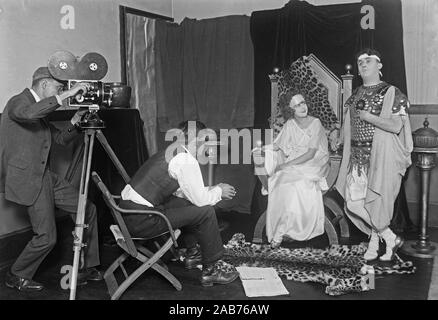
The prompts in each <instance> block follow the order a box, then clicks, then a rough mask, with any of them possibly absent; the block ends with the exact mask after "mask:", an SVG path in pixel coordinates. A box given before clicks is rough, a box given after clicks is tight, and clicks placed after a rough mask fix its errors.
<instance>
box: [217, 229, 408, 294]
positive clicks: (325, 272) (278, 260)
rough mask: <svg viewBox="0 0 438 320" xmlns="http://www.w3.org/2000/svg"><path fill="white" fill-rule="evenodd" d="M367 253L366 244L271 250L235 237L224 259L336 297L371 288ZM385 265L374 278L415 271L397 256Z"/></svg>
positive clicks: (243, 238)
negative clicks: (314, 285)
mask: <svg viewBox="0 0 438 320" xmlns="http://www.w3.org/2000/svg"><path fill="white" fill-rule="evenodd" d="M366 249H367V245H366V243H361V244H359V245H351V246H347V245H331V246H329V247H328V248H326V249H314V248H299V249H288V248H282V247H280V248H278V249H274V250H273V249H271V248H270V246H269V245H268V244H253V243H249V242H246V241H245V236H244V235H243V234H241V233H237V234H235V235H234V236H233V237H232V239H231V240H230V241H229V242H228V243H227V244H226V245H225V255H224V258H223V259H224V260H225V261H226V262H228V263H231V264H233V265H234V266H235V267H238V266H248V267H273V268H274V269H275V270H276V271H277V273H278V275H279V276H280V277H284V278H286V279H287V280H294V281H300V282H316V283H321V284H323V285H325V286H326V287H325V293H326V294H328V295H331V296H338V295H342V294H346V293H350V292H362V291H367V290H370V289H371V288H372V285H371V284H370V283H369V280H370V277H369V275H368V272H370V266H369V265H367V264H366V261H365V260H364V259H363V255H364V253H365V251H366ZM385 265H387V266H379V265H374V266H373V268H374V276H379V275H388V274H412V273H414V272H415V269H416V268H415V266H414V265H413V264H412V262H411V261H403V260H402V259H401V258H400V257H399V256H398V255H396V257H395V259H394V260H393V261H392V262H391V263H385ZM371 269H372V268H371Z"/></svg>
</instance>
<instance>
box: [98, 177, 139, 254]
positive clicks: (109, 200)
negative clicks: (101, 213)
mask: <svg viewBox="0 0 438 320" xmlns="http://www.w3.org/2000/svg"><path fill="white" fill-rule="evenodd" d="M92 178H93V181H94V183H95V184H96V185H97V187H98V188H99V190H100V191H101V192H102V196H103V199H104V201H105V203H106V205H107V206H108V208H109V209H110V211H111V214H112V216H113V218H114V220H115V222H116V223H117V225H118V226H119V229H120V231H121V232H122V235H123V237H124V238H125V244H126V248H124V249H125V250H126V249H127V250H126V251H127V252H128V253H129V254H130V255H131V256H133V257H135V256H136V255H137V248H136V247H135V244H134V242H133V241H132V238H131V235H130V233H129V231H128V228H127V226H126V224H125V220H123V217H122V215H121V213H120V212H119V210H118V209H119V206H118V205H117V203H116V202H115V201H114V198H113V195H112V194H111V193H110V192H109V190H108V188H107V187H106V185H105V184H104V183H103V182H102V180H101V179H100V177H99V175H98V174H97V173H96V172H94V171H93V173H92Z"/></svg>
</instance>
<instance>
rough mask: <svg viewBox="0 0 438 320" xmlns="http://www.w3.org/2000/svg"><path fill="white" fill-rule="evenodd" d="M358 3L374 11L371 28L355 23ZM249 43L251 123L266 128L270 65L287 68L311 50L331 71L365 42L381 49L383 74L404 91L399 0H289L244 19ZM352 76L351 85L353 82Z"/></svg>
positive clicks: (338, 68)
mask: <svg viewBox="0 0 438 320" xmlns="http://www.w3.org/2000/svg"><path fill="white" fill-rule="evenodd" d="M364 5H372V6H373V8H374V10H375V29H367V30H364V29H362V28H361V19H362V18H363V17H364V15H365V13H361V8H362V6H364ZM250 28H251V38H252V41H253V45H254V63H255V65H254V69H255V75H254V88H255V121H254V127H257V128H267V127H268V125H269V124H268V118H269V116H270V109H269V108H268V107H267V106H269V105H270V82H269V79H268V75H269V74H271V73H272V72H273V69H274V68H275V67H278V68H280V70H283V69H286V68H288V67H289V65H290V64H291V62H292V61H295V60H296V59H298V58H300V57H301V56H303V55H309V54H311V53H313V54H315V55H316V56H317V57H318V58H319V59H320V60H321V61H322V62H323V63H324V64H325V65H326V66H327V67H328V68H329V69H330V70H332V71H333V72H334V73H335V74H336V75H337V76H340V75H342V74H344V73H345V67H344V66H345V64H347V63H350V64H352V65H353V67H354V68H353V74H355V75H357V73H358V72H357V66H356V62H355V54H356V53H357V52H358V51H359V50H360V49H362V48H366V47H371V48H375V49H377V50H378V51H379V52H380V53H381V54H382V63H383V69H382V72H383V79H384V80H385V81H387V82H389V83H391V84H393V85H395V86H397V87H398V88H399V89H400V90H401V91H402V92H404V93H406V76H405V62H404V51H403V27H402V14H401V3H400V0H385V1H380V0H366V1H362V2H361V3H351V4H340V5H328V6H313V5H310V4H309V3H307V2H305V1H298V0H291V1H290V2H289V3H287V4H286V5H285V6H284V7H283V8H281V9H276V10H266V11H255V12H253V13H252V15H251V19H250ZM358 78H359V77H355V84H354V87H356V86H357V85H358Z"/></svg>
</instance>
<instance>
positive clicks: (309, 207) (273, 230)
mask: <svg viewBox="0 0 438 320" xmlns="http://www.w3.org/2000/svg"><path fill="white" fill-rule="evenodd" d="M279 103H280V107H281V110H282V113H283V117H284V119H285V120H286V122H285V123H284V126H283V128H282V130H281V131H280V133H279V134H278V136H277V137H276V139H275V140H274V143H273V144H272V145H268V146H265V147H264V150H265V164H264V166H265V169H266V172H267V177H266V176H259V177H260V179H261V181H262V184H263V185H264V187H263V189H265V190H263V191H265V192H266V190H267V192H268V208H267V215H266V235H267V237H268V240H269V241H270V243H271V247H272V248H278V247H279V246H280V244H281V242H282V240H283V238H284V237H289V238H292V239H294V240H299V241H304V240H309V239H311V238H314V237H316V236H319V235H321V234H323V233H324V204H323V200H322V192H321V190H327V189H328V186H327V182H326V180H325V177H326V176H327V174H328V172H329V152H328V141H327V136H326V133H325V130H324V127H323V126H322V124H321V122H320V120H319V119H317V118H315V117H312V116H310V115H308V108H307V104H306V101H305V99H304V96H303V94H301V93H300V92H292V91H289V92H287V93H286V94H284V95H282V96H281V97H280V101H279ZM257 152H261V150H260V149H258V151H257Z"/></svg>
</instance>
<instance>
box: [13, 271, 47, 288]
mask: <svg viewBox="0 0 438 320" xmlns="http://www.w3.org/2000/svg"><path fill="white" fill-rule="evenodd" d="M5 284H6V286H7V287H9V288H17V289H18V290H20V291H23V292H35V291H41V290H43V289H44V286H43V285H42V284H41V283H38V282H36V281H33V280H31V279H24V278H21V277H19V276H16V275H15V274H12V273H11V272H10V271H8V272H7V273H6V281H5Z"/></svg>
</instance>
